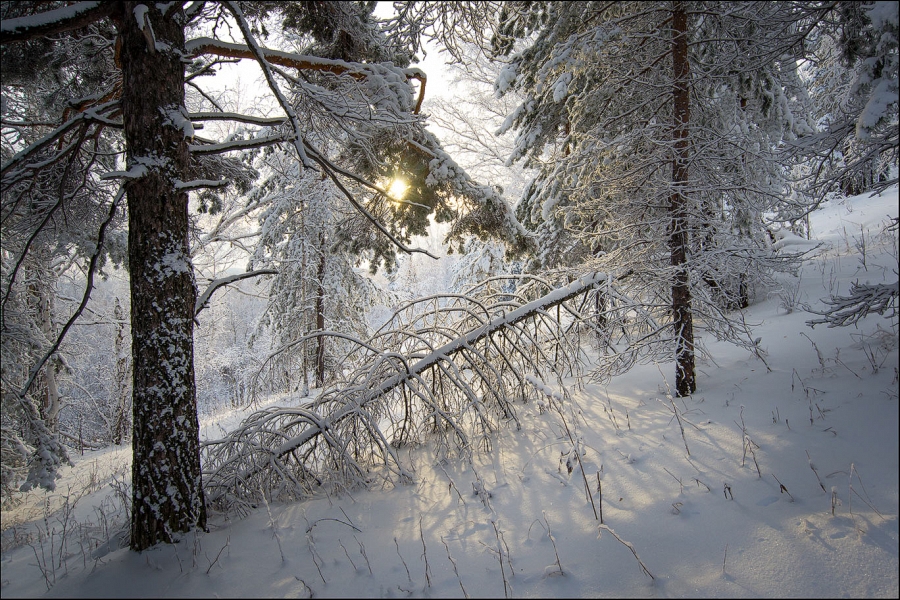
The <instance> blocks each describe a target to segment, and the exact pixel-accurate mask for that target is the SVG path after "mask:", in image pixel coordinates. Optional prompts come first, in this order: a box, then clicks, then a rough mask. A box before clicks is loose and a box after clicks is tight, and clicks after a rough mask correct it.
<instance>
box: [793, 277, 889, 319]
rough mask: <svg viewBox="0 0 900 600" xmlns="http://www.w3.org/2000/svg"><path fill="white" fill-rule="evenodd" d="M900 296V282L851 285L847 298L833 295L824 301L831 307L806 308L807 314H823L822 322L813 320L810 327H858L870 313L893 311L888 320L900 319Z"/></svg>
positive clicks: (857, 283)
mask: <svg viewBox="0 0 900 600" xmlns="http://www.w3.org/2000/svg"><path fill="white" fill-rule="evenodd" d="M898 297H900V281H895V282H894V283H876V284H868V283H866V284H860V283H859V282H856V283H852V284H850V294H849V295H847V296H832V297H831V298H829V299H827V300H824V302H825V304H826V306H827V308H826V309H825V310H821V311H820V310H815V309H813V308H811V307H809V306H804V309H805V310H806V311H807V312H811V313H813V314H816V315H821V318H819V319H812V320H810V321H807V322H806V324H807V325H809V326H810V327H815V326H816V325H822V324H827V325H828V326H829V327H844V326H846V325H856V323H858V322H859V320H860V319H862V318H864V317H865V316H866V315H868V314H869V313H877V314H879V315H883V314H884V313H885V312H887V311H888V310H890V311H891V312H889V313H888V315H887V316H888V317H889V318H890V317H895V316H897V298H898Z"/></svg>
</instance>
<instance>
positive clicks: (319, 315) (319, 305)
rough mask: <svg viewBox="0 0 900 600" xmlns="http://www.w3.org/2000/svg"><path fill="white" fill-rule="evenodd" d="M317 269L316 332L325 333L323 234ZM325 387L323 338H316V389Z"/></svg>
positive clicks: (324, 250) (324, 254)
mask: <svg viewBox="0 0 900 600" xmlns="http://www.w3.org/2000/svg"><path fill="white" fill-rule="evenodd" d="M319 242H320V243H319V251H320V253H321V254H320V257H319V269H318V273H317V274H316V331H318V332H322V331H325V267H326V264H327V263H326V261H327V260H328V254H327V251H326V248H325V239H324V234H323V236H322V238H321V239H320V240H319ZM324 386H325V336H322V335H320V336H319V337H318V338H316V387H317V388H319V389H320V390H321V389H322V388H323V387H324Z"/></svg>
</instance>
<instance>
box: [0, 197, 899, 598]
mask: <svg viewBox="0 0 900 600" xmlns="http://www.w3.org/2000/svg"><path fill="white" fill-rule="evenodd" d="M897 201H898V197H897V190H896V188H894V189H892V190H891V191H890V192H888V193H886V194H884V195H882V197H878V198H868V197H865V196H860V197H855V198H852V199H848V200H845V201H843V202H834V203H832V204H830V205H828V206H826V207H825V208H824V209H823V210H821V211H819V212H817V213H816V214H815V215H814V216H813V219H812V231H813V236H814V238H816V239H818V240H819V241H822V242H824V245H823V246H822V247H821V248H819V249H818V250H817V251H816V253H815V256H814V257H813V258H811V259H810V260H809V261H808V262H807V263H806V265H805V266H804V268H803V272H802V276H801V277H800V278H799V279H797V278H789V277H786V278H785V279H784V290H785V291H782V292H780V293H779V292H778V291H775V290H773V291H772V292H771V293H770V294H769V297H768V298H762V299H760V300H759V301H757V302H756V303H755V304H754V305H753V306H751V308H750V309H749V310H748V311H747V320H748V322H752V323H758V325H757V326H756V327H755V332H756V335H758V336H761V340H760V342H759V346H760V347H761V348H763V349H764V350H765V351H766V355H765V356H766V362H767V364H768V366H769V367H770V368H771V371H770V370H768V369H767V367H766V364H764V363H763V362H762V361H760V360H759V359H756V358H753V357H750V356H748V355H747V354H746V353H744V352H742V351H740V350H737V349H735V348H733V347H730V346H724V345H720V344H716V343H713V342H709V341H708V344H707V345H708V347H709V348H710V350H711V351H712V354H713V355H714V356H715V364H713V363H711V362H709V363H705V364H702V365H701V366H700V368H701V375H700V377H699V389H698V391H697V393H696V394H695V395H694V396H693V397H692V398H688V399H684V400H683V401H682V400H674V402H673V401H672V400H671V399H670V398H668V397H667V395H666V391H667V383H666V380H665V377H664V375H665V376H666V377H671V376H670V372H671V371H672V366H671V365H660V366H659V367H657V366H656V365H647V366H642V367H638V368H635V369H634V370H633V371H631V372H630V373H629V374H627V375H625V376H622V377H619V378H617V379H615V380H614V381H613V382H612V383H611V384H610V385H609V386H605V387H601V386H592V385H587V386H585V387H584V388H583V389H576V387H575V386H574V385H573V386H572V387H571V388H569V390H568V391H569V392H570V393H571V402H569V403H567V404H565V405H564V406H563V407H562V408H561V410H550V411H546V412H543V413H541V412H540V410H539V407H538V406H537V405H528V406H523V407H520V418H521V420H522V423H523V429H522V430H521V431H514V430H508V431H503V432H501V433H500V434H499V435H497V436H496V437H495V439H494V443H493V447H492V449H491V450H490V451H488V452H484V453H480V454H477V455H476V459H475V461H474V463H473V464H461V463H460V464H458V463H453V462H447V463H444V464H440V463H435V461H434V460H433V456H432V455H431V454H430V453H429V452H428V450H427V449H425V450H420V451H418V452H413V453H412V454H410V456H409V460H410V461H411V463H410V464H413V465H415V468H416V476H417V478H416V483H415V484H413V485H410V486H406V487H402V488H398V489H391V490H372V491H358V492H355V493H352V494H350V495H345V496H343V497H322V498H318V499H314V500H311V501H306V502H302V503H297V504H290V505H270V506H268V507H266V506H262V507H260V508H259V510H258V511H257V512H256V513H255V514H252V515H251V516H249V517H248V518H245V519H243V520H239V521H225V520H222V519H221V518H220V519H217V520H214V522H213V525H212V528H211V532H210V533H208V534H201V535H197V536H188V538H187V539H186V540H184V542H182V543H181V544H177V545H174V546H162V547H157V548H154V549H152V550H150V551H147V552H144V553H141V554H136V553H133V552H130V551H129V550H127V549H114V548H115V546H116V539H117V531H118V530H119V529H120V528H121V526H122V522H123V511H122V510H121V506H122V505H121V502H120V501H119V500H118V499H117V493H116V490H121V489H123V488H122V484H123V482H124V481H125V479H126V476H127V473H128V472H129V466H128V463H129V459H130V457H129V454H130V451H129V450H121V449H107V450H104V451H99V452H91V453H85V455H84V457H77V458H78V460H77V465H76V467H75V468H74V469H71V470H68V472H67V473H66V477H65V479H64V480H62V481H61V482H60V485H59V488H58V491H57V492H56V493H54V494H43V493H32V494H30V495H28V496H27V498H26V501H25V502H24V503H23V505H22V506H20V507H19V508H17V509H16V510H15V511H11V512H4V513H3V536H2V544H3V546H2V549H3V553H2V588H0V589H2V594H3V597H4V598H9V597H14V596H43V595H46V596H62V597H66V596H90V597H101V596H107V597H137V596H151V597H308V596H310V595H315V596H318V597H404V596H433V597H464V596H467V597H503V596H511V597H600V596H609V597H625V596H629V597H788V596H794V597H826V596H827V597H838V596H849V597H886V598H896V597H898V595H900V590H898V512H900V510H898V471H900V465H898V370H897V364H898V337H897V334H898V322H897V318H896V317H894V318H893V319H892V320H891V319H886V318H883V317H880V316H878V315H872V316H869V317H867V318H866V319H865V320H864V321H862V322H861V324H860V326H859V327H858V328H853V327H849V328H835V329H828V328H826V327H824V326H821V325H820V326H817V327H816V328H815V329H811V328H809V327H808V326H806V325H805V321H807V320H808V319H810V318H811V315H810V314H809V313H805V312H803V311H802V310H801V309H799V308H798V307H796V306H793V307H792V308H793V310H791V311H789V310H788V309H787V307H788V306H789V305H796V303H797V302H808V303H810V304H812V305H813V306H816V305H819V299H820V298H822V297H824V296H826V295H828V294H829V293H846V292H847V291H848V287H849V282H850V281H855V280H857V279H858V280H859V281H860V282H865V281H866V280H869V281H870V282H871V283H876V282H881V281H884V280H885V279H887V280H889V281H893V280H895V279H896V277H897V269H898V264H897V252H898V250H897V234H896V232H895V233H893V234H891V235H882V234H881V232H882V227H883V225H884V224H886V222H887V216H888V215H892V216H895V215H897V211H898V206H897ZM863 238H865V251H866V252H865V264H863V260H862V259H863V257H862V254H861V247H862V245H861V243H860V242H861V241H862V239H863ZM790 242H796V243H803V242H802V241H801V240H799V239H787V240H783V243H784V244H788V243H790ZM669 383H671V382H669ZM556 391H557V392H558V391H559V390H556ZM674 411H677V418H676V415H675V414H674ZM239 417H240V415H239V414H234V415H220V416H219V417H217V419H215V420H212V421H210V422H208V423H206V424H205V435H209V436H210V437H218V436H219V433H220V429H219V428H220V427H222V428H225V429H227V428H228V427H229V425H230V424H232V423H235V422H236V419H238V418H239ZM679 419H680V422H681V423H682V424H683V429H684V431H683V433H682V430H681V428H680V427H679ZM567 430H568V433H567ZM569 434H571V436H572V439H575V440H580V443H583V448H584V461H583V471H582V469H581V468H580V467H579V466H578V464H577V462H576V463H572V464H573V467H574V468H573V469H572V471H571V473H570V472H569V470H568V468H567V467H566V464H565V463H566V460H567V457H568V458H573V459H574V455H572V454H571V453H570V451H571V450H572V443H571V441H570V437H569ZM688 454H689V455H688ZM757 465H758V466H757ZM582 473H584V477H583V475H582ZM598 479H599V483H600V489H598ZM586 489H588V490H590V493H589V494H588V492H587V491H586ZM476 490H480V491H481V492H482V493H481V494H480V495H479V494H478V493H476ZM592 502H593V507H592ZM73 504H74V506H73ZM595 509H596V511H597V514H598V517H599V516H600V514H601V513H602V519H603V524H604V525H603V526H600V524H599V520H598V519H597V518H595V515H594V511H595ZM607 528H608V529H607ZM600 534H602V535H600ZM617 536H618V537H617ZM633 552H634V553H633ZM637 557H639V559H638V558H637ZM639 561H640V562H639ZM641 564H643V566H644V568H645V569H646V572H645V571H644V570H643V569H642V566H641ZM650 574H652V578H651V576H650Z"/></svg>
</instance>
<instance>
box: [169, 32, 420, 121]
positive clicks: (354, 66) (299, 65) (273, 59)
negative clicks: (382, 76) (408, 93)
mask: <svg viewBox="0 0 900 600" xmlns="http://www.w3.org/2000/svg"><path fill="white" fill-rule="evenodd" d="M238 20H239V21H240V20H242V19H238ZM248 41H250V40H249V39H248ZM253 45H254V43H253V42H250V45H249V46H245V45H243V44H232V43H228V42H222V41H219V40H215V39H212V38H208V37H201V38H196V39H193V40H190V41H188V42H187V43H186V44H185V50H186V52H187V54H188V55H190V56H200V55H201V54H212V55H214V56H222V57H226V58H249V59H253V60H260V59H262V60H264V61H266V62H268V63H271V64H273V65H279V66H282V67H291V68H294V69H299V70H302V71H322V72H326V73H332V74H334V75H346V76H348V77H352V78H354V79H365V78H366V77H370V76H371V75H372V73H371V72H370V71H369V69H368V68H367V67H366V65H365V64H364V63H350V62H345V61H343V60H332V59H328V58H319V57H317V56H307V55H304V54H294V53H291V52H281V51H279V50H271V49H269V48H263V47H262V46H256V48H254V47H253ZM402 72H403V74H404V76H406V78H407V79H410V80H411V79H415V80H417V81H419V99H418V100H417V101H416V108H415V110H413V113H414V114H419V110H420V109H421V108H422V101H423V100H424V99H425V84H426V82H427V79H428V77H427V75H426V74H425V72H424V71H422V70H421V69H417V68H410V69H402Z"/></svg>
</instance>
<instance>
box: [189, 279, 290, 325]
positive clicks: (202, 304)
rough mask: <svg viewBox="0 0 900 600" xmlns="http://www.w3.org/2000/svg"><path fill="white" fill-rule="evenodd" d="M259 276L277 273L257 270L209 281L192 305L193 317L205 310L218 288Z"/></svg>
mask: <svg viewBox="0 0 900 600" xmlns="http://www.w3.org/2000/svg"><path fill="white" fill-rule="evenodd" d="M259 275H278V271H276V270H275V269H259V270H257V271H247V272H246V273H238V274H237V275H229V276H228V277H221V278H219V279H214V280H212V281H210V282H209V285H208V286H207V288H206V289H205V290H204V291H203V293H202V294H200V296H199V297H198V298H197V302H196V303H195V304H194V317H196V316H197V315H199V314H200V311H201V310H203V309H204V308H206V306H207V304H208V303H209V299H210V298H211V297H212V295H213V293H215V291H216V290H217V289H219V288H220V287H222V286H225V285H228V284H230V283H234V282H235V281H241V280H242V279H248V278H250V277H257V276H259Z"/></svg>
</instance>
